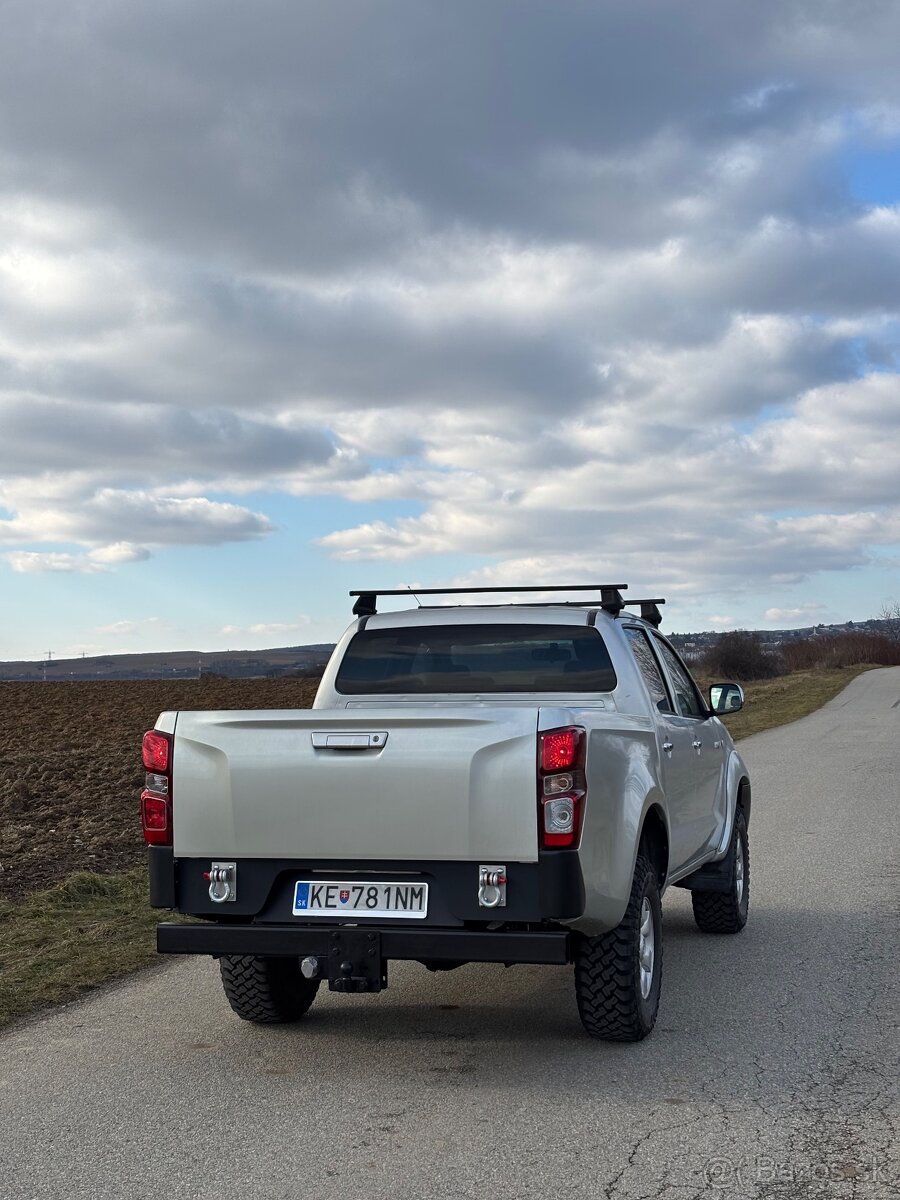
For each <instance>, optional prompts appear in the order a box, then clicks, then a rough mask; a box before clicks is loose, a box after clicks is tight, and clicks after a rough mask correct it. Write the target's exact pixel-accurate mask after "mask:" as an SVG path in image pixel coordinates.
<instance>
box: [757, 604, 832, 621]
mask: <svg viewBox="0 0 900 1200" xmlns="http://www.w3.org/2000/svg"><path fill="white" fill-rule="evenodd" d="M822 611H823V605H821V604H801V605H798V607H797V608H767V609H766V611H765V614H764V616H765V619H766V620H767V621H770V622H774V623H775V624H784V625H807V624H810V623H812V621H813V620H814V618H817V617H820V616H821V613H822Z"/></svg>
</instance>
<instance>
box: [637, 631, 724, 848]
mask: <svg viewBox="0 0 900 1200" xmlns="http://www.w3.org/2000/svg"><path fill="white" fill-rule="evenodd" d="M652 636H653V645H654V647H655V649H656V650H657V652H658V654H659V657H660V659H661V660H662V664H663V667H664V669H665V672H666V674H667V676H668V680H669V686H670V690H671V694H672V699H673V701H674V707H675V712H674V713H672V714H667V715H665V716H664V718H663V719H664V721H665V723H666V726H667V728H668V730H669V738H670V740H673V741H675V743H676V748H677V749H678V748H680V747H684V749H683V750H682V752H681V753H680V755H679V758H680V760H681V761H680V763H679V768H680V772H681V770H682V769H683V778H682V779H681V780H680V781H679V783H678V790H679V792H680V793H681V809H682V813H683V815H684V818H685V822H686V827H685V850H686V852H687V853H686V858H685V860H684V861H690V859H692V858H695V857H696V856H697V855H699V854H700V853H702V852H703V851H704V850H706V849H707V848H708V846H709V844H710V842H711V841H712V840H713V839H714V837H715V836H716V832H717V813H718V811H719V807H718V798H719V793H720V790H721V789H722V787H723V786H724V764H725V752H724V750H723V747H722V740H721V738H719V737H718V730H717V728H716V724H715V722H713V721H709V720H707V719H706V718H707V709H706V705H705V704H704V703H703V698H702V697H701V695H700V691H699V689H698V687H697V685H696V684H695V683H694V681H693V679H692V678H691V675H690V672H689V671H688V669H687V667H686V666H685V665H684V663H683V662H682V661H681V659H680V658H679V657H678V655H677V654H676V653H675V651H674V650H673V649H672V647H671V646H670V645H669V644H668V643H667V642H665V641H664V640H663V639H662V638H661V637H660V636H659V635H658V634H653V635H652ZM673 754H674V752H673Z"/></svg>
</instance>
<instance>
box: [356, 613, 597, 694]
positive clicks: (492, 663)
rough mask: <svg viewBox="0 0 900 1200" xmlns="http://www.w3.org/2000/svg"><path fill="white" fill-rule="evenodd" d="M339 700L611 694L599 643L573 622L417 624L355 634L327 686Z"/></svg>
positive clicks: (594, 635)
mask: <svg viewBox="0 0 900 1200" xmlns="http://www.w3.org/2000/svg"><path fill="white" fill-rule="evenodd" d="M335 686H336V688H337V690H338V691H339V692H341V693H343V694H344V695H350V696H354V695H356V696H358V695H372V694H373V693H374V694H385V695H391V694H404V693H411V694H413V695H419V694H422V693H428V692H611V691H612V690H613V688H615V686H616V673H615V671H614V670H613V665H612V663H611V662H610V659H609V654H608V653H607V650H606V646H605V644H604V642H603V638H602V637H601V636H600V634H599V633H598V631H597V630H596V629H591V628H588V627H587V626H581V625H451V626H447V625H417V626H412V627H407V628H405V629H363V630H362V631H361V632H360V633H357V634H356V635H355V637H354V638H353V639H352V641H351V642H350V644H349V646H348V647H347V651H346V653H345V655H344V658H343V661H342V662H341V665H340V669H339V670H338V675H337V680H336V681H335Z"/></svg>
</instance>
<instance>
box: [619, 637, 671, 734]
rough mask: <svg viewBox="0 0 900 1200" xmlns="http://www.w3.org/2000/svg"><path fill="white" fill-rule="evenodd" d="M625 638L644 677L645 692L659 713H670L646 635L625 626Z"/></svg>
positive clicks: (659, 674)
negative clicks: (648, 694) (647, 692)
mask: <svg viewBox="0 0 900 1200" xmlns="http://www.w3.org/2000/svg"><path fill="white" fill-rule="evenodd" d="M625 636H626V637H627V638H628V644H629V645H630V646H631V649H632V651H633V653H634V657H635V658H636V659H637V665H638V667H639V668H640V671H641V674H642V675H643V677H644V683H646V685H647V690H648V691H649V692H650V698H651V700H652V701H653V703H654V704H655V705H656V707H657V708H658V709H659V711H660V712H671V711H672V704H671V701H670V700H669V693H668V692H667V691H666V685H665V683H663V677H662V672H661V671H660V669H659V663H658V662H657V661H656V656H655V654H654V653H653V648H652V646H651V645H650V641H649V639H648V638H647V635H646V633H644V631H643V629H636V628H634V627H633V626H630V625H626V626H625Z"/></svg>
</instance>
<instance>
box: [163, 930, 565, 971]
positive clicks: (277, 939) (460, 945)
mask: <svg viewBox="0 0 900 1200" xmlns="http://www.w3.org/2000/svg"><path fill="white" fill-rule="evenodd" d="M341 928H343V929H346V928H347V927H346V926H343V927H341ZM353 928H354V929H360V930H363V929H364V931H365V932H366V933H370V932H372V933H377V934H378V935H379V938H380V946H381V957H382V958H384V959H412V960H415V961H419V962H421V961H428V962H499V963H546V964H550V965H552V964H556V965H562V964H565V963H568V962H571V961H572V956H571V940H572V935H571V934H570V933H568V932H567V931H566V930H556V929H551V930H537V931H530V930H510V931H503V930H497V931H494V930H481V929H433V928H419V929H410V928H408V927H406V928H402V929H400V928H397V927H396V926H384V925H378V926H369V925H366V926H364V927H363V926H354V927H353ZM336 934H338V931H337V930H336V929H335V928H334V927H333V926H332V927H316V928H310V927H309V926H305V925H232V924H227V925H225V924H221V925H220V924H215V923H211V922H209V923H203V924H196V925H182V924H175V923H169V922H165V923H163V924H161V925H157V927H156V948H157V950H159V952H160V953H161V954H212V955H215V956H220V955H223V954H250V955H253V956H254V957H257V958H295V957H297V958H301V957H305V956H307V955H312V956H315V957H317V958H319V957H321V958H325V957H327V955H328V954H329V951H330V949H331V945H332V939H333V938H334V937H335V936H336Z"/></svg>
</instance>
